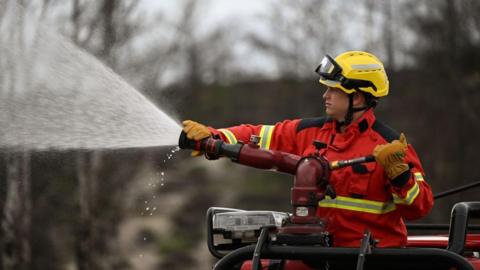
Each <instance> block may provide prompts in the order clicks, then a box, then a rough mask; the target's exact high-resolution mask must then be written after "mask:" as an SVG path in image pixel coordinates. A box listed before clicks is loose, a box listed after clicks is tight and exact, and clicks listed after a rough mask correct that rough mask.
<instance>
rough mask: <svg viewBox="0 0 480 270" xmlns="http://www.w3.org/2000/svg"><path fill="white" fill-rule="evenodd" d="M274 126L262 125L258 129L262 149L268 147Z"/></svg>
mask: <svg viewBox="0 0 480 270" xmlns="http://www.w3.org/2000/svg"><path fill="white" fill-rule="evenodd" d="M273 129H274V126H268V125H264V126H262V129H261V130H260V134H259V136H260V147H261V148H263V149H270V142H271V141H272V134H273Z"/></svg>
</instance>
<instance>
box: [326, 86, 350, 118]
mask: <svg viewBox="0 0 480 270" xmlns="http://www.w3.org/2000/svg"><path fill="white" fill-rule="evenodd" d="M323 100H324V101H325V113H326V114H327V115H328V116H330V117H332V118H333V119H335V120H338V121H343V120H344V118H345V115H346V114H347V111H348V95H347V94H346V93H345V92H343V91H342V90H340V89H338V88H333V87H328V88H327V90H325V93H324V94H323Z"/></svg>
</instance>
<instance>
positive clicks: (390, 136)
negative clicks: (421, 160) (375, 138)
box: [372, 120, 400, 142]
mask: <svg viewBox="0 0 480 270" xmlns="http://www.w3.org/2000/svg"><path fill="white" fill-rule="evenodd" d="M372 129H373V130H374V131H375V132H377V133H378V134H379V135H380V136H382V138H384V139H385V140H386V141H387V142H392V141H393V140H398V139H399V138H400V133H398V131H396V130H395V129H393V128H391V127H389V126H387V125H386V124H384V123H383V122H381V121H378V120H375V123H373V125H372Z"/></svg>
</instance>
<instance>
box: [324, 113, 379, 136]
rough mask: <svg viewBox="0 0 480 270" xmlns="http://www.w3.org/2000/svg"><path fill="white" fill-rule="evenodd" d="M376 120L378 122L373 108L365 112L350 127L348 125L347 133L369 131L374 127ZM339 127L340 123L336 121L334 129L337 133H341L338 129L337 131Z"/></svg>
mask: <svg viewBox="0 0 480 270" xmlns="http://www.w3.org/2000/svg"><path fill="white" fill-rule="evenodd" d="M375 120H376V117H375V114H374V112H373V108H370V109H368V110H367V111H365V112H364V113H363V114H362V115H361V116H360V117H359V118H358V119H357V120H355V121H353V122H352V123H350V125H348V126H347V127H346V128H345V132H355V131H358V133H363V132H365V131H366V130H367V129H369V128H370V127H372V126H373V124H374V123H375ZM338 126H339V123H338V122H337V121H334V124H333V127H334V129H335V131H336V133H339V132H338V129H337V128H338ZM355 133H357V132H355Z"/></svg>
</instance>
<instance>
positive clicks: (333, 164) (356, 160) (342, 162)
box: [330, 155, 375, 170]
mask: <svg viewBox="0 0 480 270" xmlns="http://www.w3.org/2000/svg"><path fill="white" fill-rule="evenodd" d="M374 161H375V157H374V156H373V155H368V156H364V157H359V158H354V159H348V160H335V161H332V162H330V169H332V170H336V169H340V168H343V167H347V166H352V165H355V164H359V163H367V162H374Z"/></svg>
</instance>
